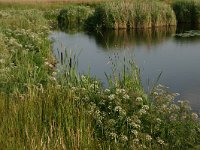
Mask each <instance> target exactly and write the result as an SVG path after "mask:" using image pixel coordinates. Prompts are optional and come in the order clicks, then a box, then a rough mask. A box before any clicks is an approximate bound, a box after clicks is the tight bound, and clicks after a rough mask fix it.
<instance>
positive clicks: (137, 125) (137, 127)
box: [131, 123, 140, 129]
mask: <svg viewBox="0 0 200 150" xmlns="http://www.w3.org/2000/svg"><path fill="white" fill-rule="evenodd" d="M131 125H132V126H133V127H134V128H136V129H139V128H140V125H139V124H136V123H131Z"/></svg>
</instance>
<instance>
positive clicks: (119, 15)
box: [91, 0, 176, 29]
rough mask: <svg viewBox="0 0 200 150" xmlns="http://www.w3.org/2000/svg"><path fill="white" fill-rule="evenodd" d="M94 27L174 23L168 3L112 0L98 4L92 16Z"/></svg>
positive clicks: (139, 26) (149, 26) (154, 25)
mask: <svg viewBox="0 0 200 150" xmlns="http://www.w3.org/2000/svg"><path fill="white" fill-rule="evenodd" d="M92 21H93V26H94V28H104V29H106V28H110V29H131V28H151V27H158V26H171V25H176V17H175V14H174V12H173V10H172V9H171V7H170V5H168V4H166V3H164V2H158V1H151V2H149V1H147V0H140V1H135V0H128V1H120V0H119V1H113V2H109V3H105V4H103V5H100V6H99V7H97V8H96V9H95V13H94V16H93V20H91V22H92Z"/></svg>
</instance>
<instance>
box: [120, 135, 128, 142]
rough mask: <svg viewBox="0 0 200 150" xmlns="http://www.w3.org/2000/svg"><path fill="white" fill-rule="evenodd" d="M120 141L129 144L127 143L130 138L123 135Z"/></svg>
mask: <svg viewBox="0 0 200 150" xmlns="http://www.w3.org/2000/svg"><path fill="white" fill-rule="evenodd" d="M120 141H121V142H127V141H128V137H127V136H125V135H121V137H120Z"/></svg>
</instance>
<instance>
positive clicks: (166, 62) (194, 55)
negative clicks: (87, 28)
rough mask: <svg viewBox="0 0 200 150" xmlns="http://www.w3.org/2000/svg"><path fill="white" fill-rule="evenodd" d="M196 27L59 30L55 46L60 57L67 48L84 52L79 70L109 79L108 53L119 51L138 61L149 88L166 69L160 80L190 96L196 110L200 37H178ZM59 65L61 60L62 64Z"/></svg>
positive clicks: (198, 103)
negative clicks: (69, 31) (102, 30)
mask: <svg viewBox="0 0 200 150" xmlns="http://www.w3.org/2000/svg"><path fill="white" fill-rule="evenodd" d="M187 30H198V29H196V28H195V29H194V28H188V29H185V28H178V29H176V28H167V29H166V28H157V29H156V30H150V29H149V30H137V31H134V30H131V31H125V30H119V31H114V30H112V31H107V32H103V33H85V32H79V33H70V34H69V33H65V32H60V31H58V32H57V31H55V32H53V33H52V35H51V36H50V37H51V38H53V39H54V42H53V49H54V54H55V56H56V57H57V59H58V60H59V59H60V54H61V53H64V52H65V50H66V51H73V52H74V53H79V52H81V53H80V55H79V59H78V61H79V68H78V69H79V71H80V72H81V73H83V72H85V73H86V72H87V71H88V66H90V71H91V75H92V76H96V77H97V78H99V79H101V80H102V81H104V83H105V82H106V77H105V74H104V72H106V73H111V68H110V67H111V66H110V65H109V64H107V62H108V61H109V59H108V57H109V56H113V55H114V53H118V55H119V57H121V58H122V57H129V58H130V59H134V60H135V61H136V64H137V66H138V67H139V68H140V70H141V79H142V84H143V86H144V87H145V89H148V86H149V82H148V81H152V82H155V81H156V79H157V76H158V75H159V74H160V73H161V72H162V76H161V78H160V80H159V83H161V84H163V85H166V86H168V87H170V90H171V91H173V92H178V93H180V94H181V96H180V97H179V98H180V99H188V100H190V102H191V104H192V107H193V109H194V110H196V111H199V110H200V99H199V98H200V78H199V77H200V65H199V64H200V59H199V56H200V37H188V38H183V37H177V36H175V35H176V34H179V33H184V32H186V31H187ZM58 65H59V64H58Z"/></svg>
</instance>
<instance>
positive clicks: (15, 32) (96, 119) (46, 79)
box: [0, 4, 200, 150]
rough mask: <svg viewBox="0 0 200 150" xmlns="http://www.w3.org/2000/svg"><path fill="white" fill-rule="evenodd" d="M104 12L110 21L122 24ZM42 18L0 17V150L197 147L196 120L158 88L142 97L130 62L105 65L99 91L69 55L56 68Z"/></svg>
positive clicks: (22, 13)
mask: <svg viewBox="0 0 200 150" xmlns="http://www.w3.org/2000/svg"><path fill="white" fill-rule="evenodd" d="M122 6H124V4H123V5H122ZM102 7H105V5H104V6H99V8H98V9H99V11H100V10H101V8H102ZM138 7H139V6H138ZM140 7H141V5H140ZM119 8H121V9H122V8H123V7H121V6H119ZM102 10H104V9H102ZM106 10H107V9H106ZM110 11H111V12H112V14H115V15H114V17H113V15H110V16H109V18H111V20H112V19H114V20H115V19H116V18H117V20H118V21H121V20H124V19H130V18H128V17H126V16H125V15H124V16H121V17H120V16H117V14H118V12H117V11H114V10H113V9H109V12H110ZM46 12H47V10H45V11H41V10H39V9H38V10H37V9H34V10H32V9H28V10H15V9H14V10H11V9H8V10H6V9H5V10H1V11H0V149H52V150H53V149H189V148H195V147H199V145H200V137H199V133H200V123H199V118H198V115H197V114H196V113H192V112H191V110H190V107H189V106H188V104H187V103H186V102H182V101H180V102H179V103H178V104H177V105H175V104H174V102H173V100H174V98H175V96H176V94H172V93H168V92H167V91H166V89H164V88H163V87H162V86H158V87H156V88H154V90H153V91H152V93H151V94H150V95H147V94H145V92H144V91H143V87H142V85H141V83H140V76H139V72H138V69H137V68H136V66H135V64H134V63H133V62H132V61H128V60H126V59H125V58H124V59H123V60H122V61H118V60H114V59H112V60H111V63H112V64H113V74H111V75H107V77H108V82H109V87H108V88H107V89H104V88H103V87H102V85H101V82H100V81H98V80H96V79H93V78H91V77H90V76H89V75H86V76H80V75H79V74H78V73H77V70H76V65H77V62H76V61H75V57H73V56H72V55H67V56H66V61H67V62H68V64H69V65H64V66H62V67H63V70H57V69H56V68H55V60H54V59H53V57H52V52H51V42H50V41H49V39H48V34H49V31H50V26H49V20H51V18H54V17H51V16H54V15H52V14H55V13H56V12H55V13H54V12H52V14H50V15H49V16H48V14H47V13H46ZM97 12H98V11H97ZM102 13H103V14H104V11H102ZM97 14H98V13H97ZM132 15H133V14H132ZM133 16H134V15H133ZM129 17H130V16H129ZM140 18H143V15H141V17H139V19H140ZM82 21H83V20H82ZM127 22H130V21H127ZM105 24H106V25H108V26H112V25H114V24H113V22H112V21H111V22H109V23H107V22H105ZM129 24H130V23H129ZM140 24H141V22H140ZM120 25H121V26H123V24H120ZM118 27H119V24H118ZM116 58H117V57H116ZM120 62H121V64H120ZM119 66H121V68H119ZM117 69H119V70H121V71H120V72H122V73H120V74H118V72H119V70H118V71H117Z"/></svg>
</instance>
